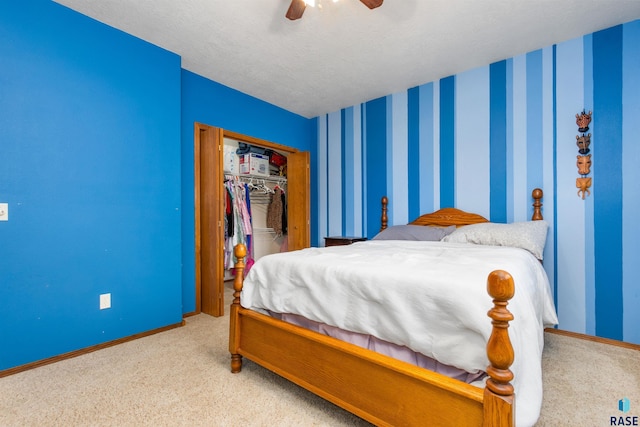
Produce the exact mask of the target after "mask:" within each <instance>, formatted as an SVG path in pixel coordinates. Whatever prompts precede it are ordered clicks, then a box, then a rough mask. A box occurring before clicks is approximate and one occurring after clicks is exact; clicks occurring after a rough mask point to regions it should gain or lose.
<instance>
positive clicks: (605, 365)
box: [0, 314, 640, 427]
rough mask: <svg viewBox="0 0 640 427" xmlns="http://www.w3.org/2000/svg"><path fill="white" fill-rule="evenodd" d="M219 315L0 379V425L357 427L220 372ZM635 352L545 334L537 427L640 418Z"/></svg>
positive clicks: (293, 396) (344, 416)
mask: <svg viewBox="0 0 640 427" xmlns="http://www.w3.org/2000/svg"><path fill="white" fill-rule="evenodd" d="M228 321H229V318H228V316H225V317H222V318H217V319H216V318H213V317H210V316H208V315H205V314H201V315H198V316H194V317H190V318H187V324H186V325H185V326H184V327H181V328H177V329H173V330H170V331H167V332H163V333H159V334H156V335H153V336H150V337H146V338H141V339H138V340H136V341H132V342H128V343H125V344H121V345H118V346H114V347H110V348H107V349H103V350H100V351H96V352H93V353H89V354H86V355H83V356H80V357H76V358H74V359H69V360H65V361H61V362H58V363H55V364H51V365H45V366H42V367H39V368H36V369H33V370H30V371H26V372H22V373H19V374H16V375H12V376H9V377H5V378H0V426H2V427H5V426H11V427H13V426H15V427H22V426H366V425H369V424H368V423H366V422H365V421H363V420H361V419H359V418H358V417H356V416H354V415H351V414H350V413H348V412H346V411H343V410H342V409H340V408H338V407H336V406H334V405H333V404H331V403H328V402H326V401H324V400H323V399H321V398H319V397H317V396H315V395H313V394H311V393H309V392H307V391H305V390H303V389H301V388H300V387H298V386H296V385H294V384H292V383H290V382H288V381H286V380H284V379H282V378H280V377H278V376H277V375H275V374H272V373H271V372H269V371H267V370H265V369H263V368H261V367H259V366H257V365H255V364H253V363H251V362H250V361H246V360H245V364H244V368H243V370H242V372H241V373H239V374H235V375H234V374H231V373H230V372H229V353H228V350H227V333H228ZM639 354H640V352H638V351H634V350H629V349H624V348H617V347H611V346H606V345H602V344H596V343H592V342H587V341H582V340H577V339H574V338H568V337H564V336H557V335H549V334H547V347H546V349H545V354H544V360H543V364H544V380H545V396H544V404H543V410H542V416H541V418H540V422H539V424H538V425H542V426H574V425H575V426H598V425H599V426H604V425H609V417H610V416H617V415H621V413H620V412H618V410H617V401H618V399H620V398H622V397H627V398H628V399H629V400H630V401H631V412H629V413H628V414H626V415H640V411H638V408H640V362H639V358H638V356H639Z"/></svg>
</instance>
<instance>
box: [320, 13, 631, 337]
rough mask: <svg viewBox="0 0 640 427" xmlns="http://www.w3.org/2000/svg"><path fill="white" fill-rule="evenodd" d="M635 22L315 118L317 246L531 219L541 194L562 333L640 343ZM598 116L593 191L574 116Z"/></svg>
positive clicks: (594, 129) (594, 131)
mask: <svg viewBox="0 0 640 427" xmlns="http://www.w3.org/2000/svg"><path fill="white" fill-rule="evenodd" d="M638 75H640V21H635V22H632V23H628V24H624V25H620V26H616V27H613V28H610V29H607V30H603V31H599V32H597V33H593V34H589V35H586V36H584V37H581V38H577V39H574V40H570V41H566V42H563V43H560V44H557V45H553V46H549V47H547V48H544V49H541V50H537V51H534V52H530V53H527V54H525V55H521V56H517V57H514V58H510V59H506V60H504V61H500V62H496V63H494V64H490V65H487V66H485V67H480V68H476V69H473V70H469V71H466V72H463V73H460V74H457V75H455V76H450V77H447V78H444V79H441V80H440V81H436V82H431V83H427V84H424V85H421V86H419V87H414V88H410V89H408V90H406V91H403V92H399V93H394V94H391V95H388V96H386V97H383V98H379V99H376V100H372V101H369V102H367V103H364V104H360V105H355V106H352V107H349V108H345V109H343V110H341V111H337V112H334V113H330V114H327V115H324V116H321V117H319V118H318V147H317V156H316V161H317V164H316V165H315V167H316V169H315V170H316V172H317V176H316V177H315V178H317V181H316V182H317V185H318V187H317V197H318V200H317V206H318V208H319V216H318V219H317V221H318V227H317V228H315V229H316V230H317V236H314V240H315V241H317V242H322V241H323V238H324V237H325V236H328V235H340V234H342V235H354V236H368V237H372V236H373V235H375V233H376V232H377V230H378V228H379V226H380V198H381V197H382V196H383V195H386V196H388V197H389V200H390V206H389V223H390V224H404V223H407V222H408V221H411V220H413V219H414V218H416V217H417V216H419V215H420V214H421V213H425V212H430V211H433V210H435V209H439V208H440V207H447V206H455V207H458V208H460V209H463V210H467V211H472V212H477V213H479V214H481V215H484V216H485V217H487V218H489V219H490V220H492V221H495V222H511V221H523V220H527V219H529V218H530V217H531V213H532V207H531V204H532V200H531V191H532V189H534V188H536V187H540V188H542V189H543V190H544V199H543V203H544V206H543V214H544V216H545V219H546V220H547V221H548V222H549V224H550V233H549V238H548V240H547V247H546V249H545V269H546V270H547V273H548V275H549V279H550V281H551V285H552V288H553V293H554V298H555V301H556V305H557V308H558V315H559V319H560V326H559V327H560V328H561V329H565V330H570V331H575V332H581V333H586V334H591V335H597V336H601V337H606V338H613V339H618V340H624V341H628V342H633V343H640V327H638V326H640V310H638V309H637V307H639V306H640V262H638V260H640V221H638V220H637V219H636V218H635V217H634V215H637V214H638V213H640V200H639V197H638V195H639V191H638V189H637V188H636V187H635V184H636V183H639V182H640V171H639V170H638V167H637V163H635V164H634V163H633V162H634V159H637V158H638V157H639V155H640V144H639V143H638V141H637V138H636V137H635V135H636V134H637V133H638V131H637V130H636V129H635V127H634V124H635V123H636V122H637V121H638V118H640V82H639V79H638V78H637V76H638ZM583 109H585V110H587V111H593V121H592V122H591V126H590V130H589V132H590V133H591V134H592V145H591V149H592V154H593V157H592V159H593V167H592V170H591V172H592V173H591V175H590V176H592V177H593V187H592V189H591V195H590V196H588V197H587V198H586V199H585V200H582V199H581V198H580V197H579V196H578V195H577V188H576V186H575V179H576V178H577V177H578V173H577V167H576V156H577V154H578V153H577V146H576V139H575V137H576V135H577V134H578V129H577V126H576V123H575V115H576V114H578V113H579V112H581V111H582V110H583Z"/></svg>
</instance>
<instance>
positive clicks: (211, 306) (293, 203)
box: [194, 122, 311, 317]
mask: <svg viewBox="0 0 640 427" xmlns="http://www.w3.org/2000/svg"><path fill="white" fill-rule="evenodd" d="M225 138H228V139H233V140H235V141H239V142H245V143H247V144H251V145H255V146H259V147H263V148H268V149H271V150H276V151H278V152H280V153H284V154H285V155H286V157H287V187H288V188H287V200H288V202H287V221H288V233H287V243H288V248H289V250H290V251H291V250H297V249H302V248H306V247H309V246H310V244H311V233H310V219H309V218H310V199H309V188H310V177H309V153H308V152H302V151H299V150H297V149H295V148H292V147H287V146H284V145H280V144H277V143H273V142H269V141H265V140H261V139H258V138H253V137H250V136H247V135H242V134H238V133H235V132H231V131H228V130H224V129H221V128H216V127H213V126H208V125H205V124H202V123H197V122H196V123H195V125H194V201H195V206H194V207H195V268H196V271H195V281H196V283H195V287H196V289H195V296H196V309H195V313H196V314H198V313H201V312H202V313H207V314H210V315H212V316H216V317H218V316H222V315H224V305H225V301H224V238H225V235H224V198H225V191H226V190H225V189H224V167H223V153H224V140H225Z"/></svg>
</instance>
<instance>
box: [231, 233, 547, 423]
mask: <svg viewBox="0 0 640 427" xmlns="http://www.w3.org/2000/svg"><path fill="white" fill-rule="evenodd" d="M496 269H502V270H506V271H507V272H509V273H510V274H511V275H512V276H513V279H514V282H515V288H516V291H515V296H514V297H513V299H512V300H511V301H510V303H509V306H508V309H509V310H510V311H511V312H512V313H513V314H514V317H515V319H514V320H513V321H512V322H511V323H510V325H511V326H510V328H509V336H510V337H511V342H512V344H513V347H514V351H515V361H514V363H513V365H512V367H511V369H512V371H513V372H514V374H515V378H514V380H513V385H514V387H515V391H516V401H517V410H516V421H517V424H518V426H530V425H533V424H535V422H536V420H537V419H538V416H539V413H540V406H541V404H542V372H541V357H542V349H543V345H544V338H543V328H544V327H547V326H551V325H554V324H556V323H557V317H556V314H555V307H554V305H553V300H552V298H551V294H550V289H549V282H548V279H547V276H546V273H545V271H544V269H543V268H542V266H541V265H540V262H539V261H538V260H537V259H536V258H535V257H533V256H532V255H531V254H530V253H528V252H527V251H525V250H523V249H515V248H508V247H500V246H481V245H473V244H464V243H463V244H461V243H444V242H415V241H382V240H374V241H367V242H360V243H355V244H353V245H349V246H333V247H328V248H309V249H304V250H300V251H294V252H288V253H281V254H274V255H269V256H266V257H263V258H261V259H260V260H259V261H257V262H256V263H255V265H254V266H253V267H252V268H251V270H250V272H249V274H248V275H247V278H246V279H245V282H244V287H243V290H242V295H241V304H242V306H243V307H246V308H252V309H266V310H271V311H275V312H279V313H293V314H298V315H301V316H304V317H306V318H308V319H311V320H315V321H317V322H322V323H326V324H329V325H332V326H336V327H339V328H343V329H346V330H349V331H354V332H360V333H365V334H370V335H373V336H376V337H378V338H380V339H383V340H386V341H389V342H392V343H395V344H398V345H404V346H407V347H409V348H411V349H412V350H414V351H417V352H420V353H423V354H424V355H426V356H429V357H432V358H434V359H436V360H438V361H440V362H442V363H445V364H448V365H453V366H456V367H458V368H461V369H464V370H466V371H468V372H472V373H473V372H478V371H481V370H485V368H486V367H487V365H488V364H489V361H488V359H487V356H486V343H487V340H488V339H489V335H490V334H491V321H490V319H489V318H488V317H487V311H488V310H489V309H490V308H491V307H492V306H493V305H492V301H491V297H490V296H489V295H488V294H487V285H486V283H487V277H488V275H489V273H490V272H491V271H493V270H496Z"/></svg>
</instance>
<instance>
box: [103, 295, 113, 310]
mask: <svg viewBox="0 0 640 427" xmlns="http://www.w3.org/2000/svg"><path fill="white" fill-rule="evenodd" d="M105 308H111V294H101V295H100V310H104V309H105Z"/></svg>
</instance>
